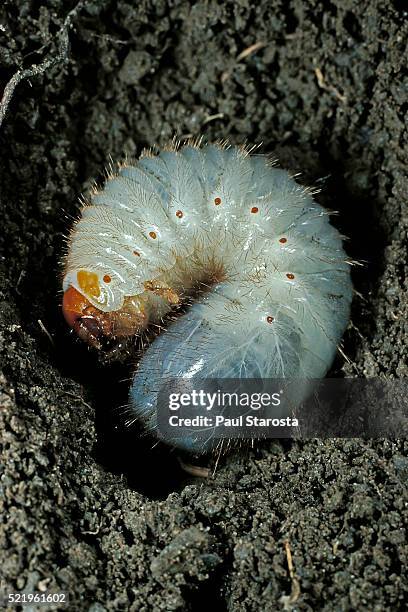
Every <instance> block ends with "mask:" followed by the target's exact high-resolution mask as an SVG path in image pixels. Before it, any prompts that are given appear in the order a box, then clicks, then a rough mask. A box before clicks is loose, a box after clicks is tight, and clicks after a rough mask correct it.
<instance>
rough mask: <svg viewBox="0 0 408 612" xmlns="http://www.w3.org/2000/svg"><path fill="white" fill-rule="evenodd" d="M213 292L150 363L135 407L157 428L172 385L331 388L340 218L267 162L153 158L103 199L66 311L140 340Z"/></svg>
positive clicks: (344, 277)
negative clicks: (315, 383) (254, 383)
mask: <svg viewBox="0 0 408 612" xmlns="http://www.w3.org/2000/svg"><path fill="white" fill-rule="evenodd" d="M206 283H207V284H209V285H211V287H210V290H209V291H208V292H206V293H202V294H201V295H199V296H198V297H197V299H196V300H195V301H194V303H193V304H192V305H191V306H190V307H189V308H188V309H187V311H186V312H185V313H184V314H183V315H181V316H180V317H179V318H178V319H177V320H176V321H175V322H173V323H171V324H170V325H169V326H168V329H167V331H165V332H163V333H162V334H161V335H160V336H159V337H158V338H156V339H155V340H154V341H153V343H152V345H151V346H150V347H149V348H148V349H147V351H146V353H145V355H144V356H143V357H142V359H141V361H140V363H139V365H138V368H137V371H136V374H135V377H134V380H133V384H132V387H131V391H130V405H131V409H132V411H133V412H134V414H135V415H138V416H139V417H140V418H141V419H142V420H143V421H144V422H145V424H146V426H147V427H148V428H149V429H152V430H154V428H155V410H156V401H157V393H158V390H159V389H160V387H161V385H162V383H163V381H164V380H166V379H169V378H170V379H171V378H175V377H180V376H181V377H188V378H194V377H196V378H199V379H206V378H292V377H293V378H321V377H323V376H324V375H325V374H326V372H327V370H328V368H329V367H330V365H331V363H332V360H333V358H334V355H335V351H336V347H337V344H338V342H339V340H340V339H341V336H342V334H343V331H344V329H345V327H346V324H347V322H348V318H349V308H350V302H351V297H352V285H351V281H350V272H349V264H348V263H347V260H346V256H345V253H344V251H343V247H342V240H341V237H340V235H339V233H338V232H337V230H336V229H334V228H333V227H332V226H331V225H330V223H329V220H328V215H327V212H326V211H325V210H324V209H323V208H322V207H321V206H320V205H319V204H317V203H316V202H315V201H314V200H313V198H312V196H311V195H310V193H309V192H308V191H307V190H305V189H303V188H302V187H300V186H299V185H297V183H296V182H295V181H294V180H293V179H292V178H291V177H290V175H289V174H288V173H287V172H285V171H284V170H279V169H277V168H273V167H272V166H271V164H270V163H269V161H268V158H266V157H265V156H261V155H249V154H248V153H247V152H246V151H245V150H244V149H242V148H235V147H230V148H226V147H223V146H218V145H211V146H205V147H202V148H200V147H198V146H195V145H193V144H192V145H186V146H184V147H182V148H181V149H179V150H174V149H173V150H165V151H162V152H161V153H160V154H159V155H158V156H155V157H152V156H150V155H149V156H146V157H142V158H141V159H140V160H138V161H137V162H136V163H135V164H134V165H133V164H132V165H123V166H122V167H121V168H120V170H119V172H118V174H117V176H115V177H112V178H109V179H108V180H107V182H106V184H105V186H104V189H103V190H102V191H101V192H96V193H95V194H94V195H93V196H92V199H91V205H90V206H87V207H85V208H84V209H83V211H82V218H81V219H80V221H79V222H78V223H77V225H76V227H75V228H74V231H73V233H72V236H71V240H70V245H69V252H68V256H67V260H66V274H65V278H64V290H65V291H66V295H68V294H69V295H74V296H75V299H74V298H72V297H69V298H68V297H67V300H66V302H65V303H64V310H65V314H66V317H67V320H68V321H69V322H70V323H71V324H73V325H74V322H75V323H76V324H77V325H78V328H77V331H78V333H80V335H81V336H82V337H84V338H85V339H87V340H91V341H92V340H95V338H96V337H97V336H98V335H100V334H103V333H105V334H108V335H109V334H110V335H118V336H120V335H130V334H136V333H139V332H140V331H141V330H142V329H144V328H145V327H146V326H147V325H148V324H151V323H153V324H155V323H156V324H159V323H160V322H161V321H162V319H163V317H164V315H166V314H167V313H169V312H170V311H171V309H172V308H174V305H176V304H179V303H182V302H183V300H184V299H185V298H186V297H187V296H189V295H191V294H192V291H193V290H194V288H197V286H198V285H200V284H206ZM72 288H74V289H72ZM70 292H71V293H70ZM78 296H79V298H78ZM83 298H84V303H85V306H84V303H83V302H82V301H81V300H82V299H83ZM71 302H72V303H74V305H72V303H71ZM78 302H80V305H79V306H78ZM67 311H68V314H67ZM73 313H74V314H73ZM79 321H80V322H81V323H80V324H79ZM182 446H183V447H184V448H187V449H189V450H192V451H198V452H199V451H200V450H203V449H199V448H196V446H195V441H194V439H192V438H189V439H187V440H185V442H183V443H182ZM204 450H205V449H204Z"/></svg>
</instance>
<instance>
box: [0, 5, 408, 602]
mask: <svg viewBox="0 0 408 612" xmlns="http://www.w3.org/2000/svg"><path fill="white" fill-rule="evenodd" d="M323 5H324V7H325V8H324V9H322V6H323ZM74 6H75V3H74V2H69V1H63V2H61V1H59V0H50V1H49V2H31V1H28V0H19V1H13V2H5V3H4V2H3V3H2V7H1V8H0V27H1V29H0V41H1V42H0V83H1V84H2V85H3V86H4V85H5V84H6V83H7V81H8V80H9V79H10V78H11V76H12V75H13V74H14V73H15V72H16V70H17V69H19V68H21V67H28V66H30V65H31V64H38V63H40V62H41V61H42V60H43V59H44V58H46V57H50V56H52V55H55V54H56V52H57V33H58V31H59V29H60V27H61V25H62V23H63V21H64V19H65V16H66V15H67V13H68V12H69V11H70V10H71V9H73V8H74ZM404 6H405V3H404V2H402V1H399V0H398V1H397V0H394V1H393V2H391V1H390V2H383V1H381V0H378V1H376V0H372V1H365V2H364V1H363V2H358V3H357V2H354V1H352V0H332V1H331V2H324V3H322V2H317V1H315V0H307V1H301V0H290V1H288V2H286V1H284V0H256V1H255V0H239V1H236V0H235V1H232V0H231V1H230V0H228V1H221V0H219V1H218V2H215V1H211V0H209V1H204V0H200V1H198V2H195V3H191V5H190V3H189V2H186V1H185V0H178V1H177V0H171V1H167V2H165V1H164V0H161V1H160V0H158V1H156V2H152V1H149V0H141V1H140V2H130V1H129V2H127V1H125V0H118V1H117V2H113V1H97V0H91V1H89V2H85V3H84V6H83V7H82V8H80V10H78V12H77V14H76V15H75V17H74V18H73V21H72V28H71V30H70V33H69V36H70V42H71V48H70V51H69V57H68V61H67V62H65V63H64V62H60V63H58V64H57V65H55V66H54V67H52V68H51V69H50V70H48V71H46V73H45V74H44V75H42V76H41V75H40V76H37V77H33V78H31V79H29V80H25V81H24V82H21V83H20V84H19V85H18V87H17V88H16V90H15V94H14V96H13V99H12V101H11V104H10V106H9V109H8V114H7V117H6V119H5V121H4V123H3V126H2V129H1V133H0V140H1V158H0V197H1V230H0V232H1V236H0V239H1V254H2V257H1V274H2V280H1V283H0V299H1V313H0V314H1V321H0V354H1V360H2V370H3V376H2V379H1V387H2V390H1V393H2V397H1V405H0V409H1V411H0V418H1V451H2V463H1V466H0V469H1V479H0V484H1V487H0V508H1V514H0V549H1V557H2V559H1V564H0V582H1V587H2V588H3V590H6V591H7V592H9V591H13V592H14V591H16V590H17V591H21V590H28V591H30V590H31V591H32V590H39V589H40V590H41V589H43V590H44V589H46V588H48V589H53V590H61V589H62V590H66V591H68V592H69V595H70V598H71V603H70V606H69V608H70V609H71V610H80V611H82V610H85V611H87V610H89V611H90V612H102V611H103V610H134V611H139V610H146V611H147V610H154V611H155V610H166V611H168V610H208V609H212V610H214V611H216V610H232V611H236V610H251V611H252V610H272V611H275V610H281V609H287V610H291V609H296V610H320V609H322V610H323V609H324V610H370V611H372V610H375V611H381V612H382V611H384V610H405V609H406V604H407V596H408V579H407V569H406V568H407V562H408V559H407V556H408V545H407V537H406V527H407V516H408V512H407V508H408V496H407V488H406V483H407V477H408V458H407V452H406V451H407V448H408V442H407V441H405V440H399V441H390V440H377V441H366V442H364V441H362V440H327V441H304V442H292V443H289V442H287V443H285V442H273V443H267V444H263V445H261V446H260V447H258V448H256V449H255V450H252V451H248V452H246V453H241V454H239V453H238V454H234V455H231V456H229V457H227V458H226V459H223V460H222V461H221V462H220V464H219V466H218V470H217V472H216V476H215V478H213V479H206V480H198V479H196V480H194V479H192V478H189V477H187V476H186V475H185V473H184V472H183V471H182V470H181V468H180V467H179V464H178V462H177V454H176V453H172V452H170V451H168V450H167V449H165V448H163V447H161V448H160V447H156V448H153V449H152V448H151V446H152V443H151V441H150V440H143V439H141V438H140V437H139V435H138V430H137V429H135V430H131V431H129V430H126V429H125V428H124V427H123V424H122V422H123V419H122V415H121V412H120V410H118V409H117V406H119V405H120V404H121V403H123V401H124V398H126V389H127V386H128V382H126V381H125V382H123V378H124V377H126V376H129V375H130V374H129V372H127V373H125V374H124V373H123V369H122V368H121V367H119V366H117V365H111V366H105V365H103V364H102V363H101V362H100V360H99V359H98V355H96V354H95V352H91V351H88V350H87V349H86V347H84V346H83V345H81V343H80V342H79V341H76V340H75V339H74V337H73V335H72V334H70V333H69V331H68V330H67V328H66V325H65V324H64V322H63V321H62V318H61V312H60V264H59V261H60V258H61V255H62V253H63V234H64V233H65V232H67V229H68V228H69V226H70V223H71V221H70V219H72V217H74V216H75V215H76V214H77V211H78V196H79V194H80V193H81V192H83V191H84V190H86V188H87V186H89V184H90V180H91V179H93V178H99V179H100V178H101V175H102V170H103V167H104V165H105V164H107V163H108V161H109V155H111V156H112V157H113V158H114V159H115V158H119V157H121V156H122V155H123V154H124V153H131V154H133V155H135V154H137V153H138V152H140V150H141V149H142V148H143V146H146V145H151V144H153V143H163V142H165V141H166V140H168V139H169V138H171V137H172V136H173V135H174V133H175V132H177V133H178V134H179V135H180V136H184V135H187V134H193V135H198V134H204V135H205V137H206V138H207V139H208V140H213V139H218V138H229V139H230V140H231V142H233V143H242V142H243V141H246V142H248V143H257V142H260V141H262V142H263V151H265V152H273V153H275V154H276V155H277V156H278V157H279V158H280V162H281V164H282V165H283V166H284V167H287V168H288V169H290V170H292V171H296V172H297V171H301V172H302V173H303V180H304V181H306V182H309V184H310V183H314V184H316V183H318V181H319V180H321V179H322V178H325V180H324V185H323V187H324V189H323V191H322V193H321V194H320V195H319V196H318V199H319V201H320V202H321V203H322V204H324V205H325V206H328V207H329V208H331V209H335V210H338V211H339V213H340V214H339V216H338V217H337V218H336V220H335V222H336V224H337V226H338V227H339V228H340V229H341V230H342V231H343V232H344V233H345V234H346V235H348V236H349V237H350V240H349V242H348V247H347V248H348V252H349V254H350V255H351V256H352V257H353V258H355V259H359V260H364V261H365V262H366V265H365V267H362V268H358V269H357V268H356V269H355V271H354V283H355V287H356V290H357V291H358V295H357V296H356V298H355V300H354V306H353V313H352V323H351V324H350V327H349V329H348V331H347V333H346V335H345V339H344V351H345V353H346V354H347V356H348V357H349V359H350V363H347V362H345V360H344V358H343V357H341V356H339V358H338V360H337V362H336V364H335V365H334V373H335V374H339V373H340V374H341V373H345V374H346V375H347V376H362V377H366V376H367V377H372V376H384V377H404V376H407V374H408V371H407V369H408V368H407V336H408V329H407V314H408V299H407V287H406V253H407V251H406V248H407V244H406V230H407V215H408V212H407V193H408V179H407V173H406V168H407V165H406V164H407V157H408V146H407V145H408V143H407V131H406V127H405V116H406V112H407V110H408V95H407V94H408V71H407V64H406V61H407V57H408V49H407V33H408V25H407V16H408V13H407V10H408V9H405V10H404ZM257 42H260V43H263V44H264V46H263V47H262V48H259V49H258V50H257V51H256V52H254V53H252V54H249V55H248V56H247V57H245V58H243V59H241V60H239V61H238V60H237V56H238V55H239V54H240V53H241V52H242V51H243V50H244V49H246V48H248V47H249V46H250V45H253V44H254V43H257ZM214 116H215V117H214ZM211 117H212V119H211V120H210V119H209V118H211ZM318 184H319V183H318ZM45 330H46V331H47V332H48V333H46V332H45ZM48 334H49V335H48ZM115 407H116V409H115ZM380 409H381V406H379V410H380ZM285 542H287V543H286V548H285ZM289 549H290V551H291V554H292V560H293V566H294V572H295V579H294V581H292V580H291V578H290V575H289V571H288V551H289ZM296 581H297V582H296ZM297 585H298V586H299V589H298V588H297ZM291 592H292V597H290V595H291ZM294 600H295V601H294ZM31 609H32V608H31Z"/></svg>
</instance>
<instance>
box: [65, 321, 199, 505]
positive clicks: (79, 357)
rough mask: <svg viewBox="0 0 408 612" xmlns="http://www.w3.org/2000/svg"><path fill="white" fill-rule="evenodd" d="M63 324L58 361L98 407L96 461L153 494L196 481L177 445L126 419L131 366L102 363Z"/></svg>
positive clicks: (160, 496) (132, 485)
mask: <svg viewBox="0 0 408 612" xmlns="http://www.w3.org/2000/svg"><path fill="white" fill-rule="evenodd" d="M64 326H65V323H64V322H63V321H62V322H61V325H60V329H59V330H58V332H57V333H58V335H60V336H61V337H60V338H59V340H58V342H57V345H59V346H61V347H62V351H61V354H60V359H59V361H60V362H59V363H57V366H58V367H59V369H60V371H61V372H62V373H63V374H64V375H65V376H67V377H70V378H72V379H73V380H75V381H76V382H78V383H79V384H80V385H81V386H82V387H83V388H84V389H85V390H86V391H85V396H84V399H85V401H86V402H87V403H89V404H91V405H92V407H93V408H94V409H95V428H96V433H97V442H96V444H95V447H94V448H93V449H89V452H90V453H91V454H92V455H93V457H94V459H95V461H97V463H99V464H100V465H101V466H102V467H103V468H104V469H106V470H107V471H108V472H111V473H114V474H117V475H118V478H120V477H121V475H124V476H125V477H126V480H127V484H128V486H129V487H130V488H131V489H134V490H136V491H139V492H140V493H143V494H144V495H146V496H147V497H149V498H150V499H165V498H166V497H167V496H168V495H169V494H170V493H172V492H174V491H181V490H182V489H183V488H184V487H185V486H186V485H187V484H189V483H191V482H193V481H194V482H197V480H196V479H193V478H192V477H191V476H189V475H188V474H187V473H186V472H185V471H184V470H183V469H182V467H181V466H180V463H179V456H180V457H181V453H180V452H179V451H177V450H175V449H171V448H168V447H166V446H165V445H164V444H160V443H157V441H156V440H155V439H153V438H152V437H150V436H147V435H145V434H144V433H143V431H142V429H141V428H140V426H139V425H138V423H137V422H136V423H135V424H134V425H132V426H127V425H126V424H125V421H126V419H127V417H128V415H127V414H126V408H125V406H126V404H127V401H128V391H129V386H130V379H131V376H132V370H133V368H132V366H131V365H129V364H126V365H123V364H117V363H112V364H109V365H102V364H101V363H100V362H99V361H98V354H97V352H96V351H92V350H89V349H88V347H87V346H85V345H84V344H83V343H81V342H80V341H79V340H78V339H77V338H76V337H75V336H74V335H73V334H70V333H69V332H68V331H67V330H66V329H64ZM183 460H184V461H186V458H185V457H183ZM187 461H188V459H187ZM192 462H193V463H194V461H193V460H192ZM200 465H206V460H205V459H202V460H201V463H200Z"/></svg>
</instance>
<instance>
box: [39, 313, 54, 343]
mask: <svg viewBox="0 0 408 612" xmlns="http://www.w3.org/2000/svg"><path fill="white" fill-rule="evenodd" d="M37 322H38V325H39V326H40V329H41V331H43V332H44V334H45V335H46V336H47V338H48V340H49V341H50V342H51V344H52V346H54V340H53V338H52V336H51V334H50V332H49V331H48V329H47V328H46V327H45V325H44V323H43V322H42V321H41V319H38V321H37Z"/></svg>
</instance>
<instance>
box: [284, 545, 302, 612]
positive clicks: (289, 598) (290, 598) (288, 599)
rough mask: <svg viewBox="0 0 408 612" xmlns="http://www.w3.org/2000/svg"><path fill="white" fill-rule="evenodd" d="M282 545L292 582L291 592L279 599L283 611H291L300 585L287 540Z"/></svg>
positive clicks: (298, 593) (297, 596)
mask: <svg viewBox="0 0 408 612" xmlns="http://www.w3.org/2000/svg"><path fill="white" fill-rule="evenodd" d="M283 545H284V547H285V552H286V561H287V564H288V570H289V576H290V579H291V581H292V590H291V593H290V595H282V597H281V598H280V602H281V603H283V608H284V610H291V609H292V605H293V604H294V603H296V601H297V600H298V599H299V595H300V584H299V580H298V579H297V577H296V574H295V569H294V567H293V561H292V553H291V550H290V544H289V540H285V541H284V542H283Z"/></svg>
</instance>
